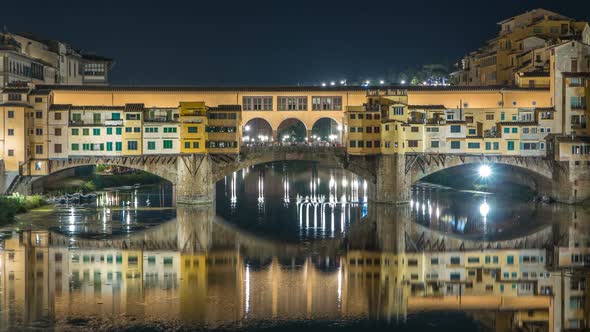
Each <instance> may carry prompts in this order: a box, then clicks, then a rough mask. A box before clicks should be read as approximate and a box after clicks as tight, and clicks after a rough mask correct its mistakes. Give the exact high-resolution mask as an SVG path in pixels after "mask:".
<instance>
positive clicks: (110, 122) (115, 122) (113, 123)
mask: <svg viewBox="0 0 590 332" xmlns="http://www.w3.org/2000/svg"><path fill="white" fill-rule="evenodd" d="M104 125H105V126H122V125H123V120H120V119H116V120H113V119H110V120H105V121H104Z"/></svg>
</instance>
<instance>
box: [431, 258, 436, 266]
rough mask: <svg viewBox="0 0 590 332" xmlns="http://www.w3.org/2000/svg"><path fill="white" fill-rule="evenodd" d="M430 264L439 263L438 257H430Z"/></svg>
mask: <svg viewBox="0 0 590 332" xmlns="http://www.w3.org/2000/svg"><path fill="white" fill-rule="evenodd" d="M430 264H431V265H438V257H432V258H430Z"/></svg>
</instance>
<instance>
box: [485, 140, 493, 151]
mask: <svg viewBox="0 0 590 332" xmlns="http://www.w3.org/2000/svg"><path fill="white" fill-rule="evenodd" d="M491 149H492V143H491V142H486V150H491Z"/></svg>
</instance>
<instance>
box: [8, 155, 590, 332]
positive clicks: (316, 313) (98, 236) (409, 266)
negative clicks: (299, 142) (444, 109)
mask: <svg viewBox="0 0 590 332" xmlns="http://www.w3.org/2000/svg"><path fill="white" fill-rule="evenodd" d="M371 187H372V186H371V185H369V184H367V183H366V181H365V180H364V179H362V178H360V177H359V176H357V175H355V174H352V173H350V172H348V171H345V170H342V169H333V168H330V167H325V166H321V165H317V164H312V163H303V162H289V163H272V164H265V165H258V166H255V167H251V168H248V169H244V170H241V171H238V172H236V173H234V174H233V175H231V176H228V177H226V178H225V179H224V180H222V181H220V182H219V183H217V186H216V201H215V204H214V205H206V206H181V205H179V206H178V207H172V195H171V193H172V191H171V188H170V187H168V186H166V185H159V186H150V187H139V188H134V187H127V188H112V189H110V190H106V191H104V192H100V193H98V196H97V199H96V201H95V202H92V203H90V204H85V205H83V206H80V205H63V206H58V207H56V209H54V210H49V209H48V210H41V211H35V212H32V213H28V214H25V215H22V216H20V217H19V219H18V221H17V222H15V223H12V224H10V225H8V226H5V227H4V228H3V229H2V232H1V234H0V236H1V238H0V330H22V329H30V330H79V329H82V330H95V329H104V330H119V329H128V330H161V329H169V328H170V329H172V328H174V329H179V330H184V329H186V330H192V329H222V330H278V329H281V330H284V329H288V330H289V329H290V330H301V329H304V328H305V329H311V330H333V329H339V330H342V329H345V330H351V331H356V330H358V329H361V328H362V329H375V330H391V329H395V330H402V331H406V330H407V331H416V330H426V329H435V328H436V329H442V330H445V331H446V330H451V329H452V330H455V331H481V330H483V331H487V330H490V331H492V330H493V331H505V330H506V331H509V330H517V329H524V330H526V329H531V330H532V329H533V328H538V330H541V331H542V330H550V327H552V328H553V329H554V330H556V331H557V330H561V329H565V328H570V327H572V328H573V327H584V326H587V325H585V324H587V318H588V317H589V314H588V311H587V310H588V309H590V308H586V298H587V294H586V283H587V279H586V275H587V273H588V272H587V266H588V265H590V249H588V247H589V243H590V239H588V234H590V233H589V229H588V227H589V225H588V224H589V222H590V218H588V212H587V211H586V210H585V209H583V208H579V207H572V206H566V205H559V204H552V205H544V204H539V203H534V202H528V201H522V200H519V199H517V198H514V197H512V196H510V197H507V196H505V195H504V196H503V195H497V194H491V193H485V192H474V191H459V190H453V189H450V188H445V187H441V186H437V185H432V184H419V185H416V186H415V187H414V188H413V189H412V200H411V202H410V204H406V205H401V206H393V205H382V204H375V203H373V202H371V201H369V199H368V197H370V193H369V192H368V191H369V190H370V188H371ZM589 281H590V280H589ZM563 285H565V286H563Z"/></svg>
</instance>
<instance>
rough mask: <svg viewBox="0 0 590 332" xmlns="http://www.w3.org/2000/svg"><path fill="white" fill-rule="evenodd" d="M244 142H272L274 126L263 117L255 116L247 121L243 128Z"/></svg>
mask: <svg viewBox="0 0 590 332" xmlns="http://www.w3.org/2000/svg"><path fill="white" fill-rule="evenodd" d="M242 129H243V130H242V133H243V134H242V135H243V137H242V141H243V142H244V143H246V144H247V143H260V142H270V141H272V140H273V136H272V126H271V125H270V123H268V121H266V120H264V119H262V118H254V119H251V120H250V121H248V122H246V124H245V125H244V128H242Z"/></svg>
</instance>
